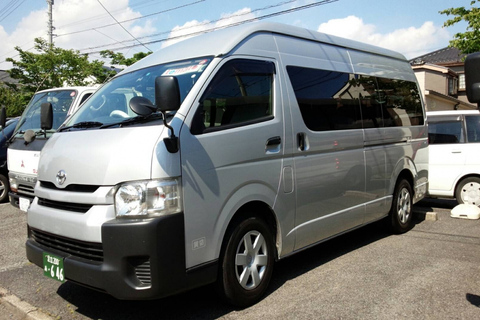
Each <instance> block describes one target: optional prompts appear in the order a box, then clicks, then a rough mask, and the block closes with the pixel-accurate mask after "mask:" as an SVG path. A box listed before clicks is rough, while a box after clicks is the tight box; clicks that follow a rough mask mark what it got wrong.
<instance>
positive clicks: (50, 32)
mask: <svg viewBox="0 0 480 320" xmlns="http://www.w3.org/2000/svg"><path fill="white" fill-rule="evenodd" d="M47 4H48V43H49V44H50V48H52V47H53V30H54V29H55V27H54V26H53V12H52V11H53V0H47Z"/></svg>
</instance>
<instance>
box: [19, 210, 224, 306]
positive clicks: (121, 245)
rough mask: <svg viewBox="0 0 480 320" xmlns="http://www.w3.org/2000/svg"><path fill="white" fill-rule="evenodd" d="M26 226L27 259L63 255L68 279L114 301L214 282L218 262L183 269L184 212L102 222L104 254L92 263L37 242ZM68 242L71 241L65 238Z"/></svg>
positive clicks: (161, 294)
mask: <svg viewBox="0 0 480 320" xmlns="http://www.w3.org/2000/svg"><path fill="white" fill-rule="evenodd" d="M34 234H35V230H31V229H30V228H29V237H28V240H27V243H26V250H27V258H28V260H30V261H31V262H33V263H34V264H36V265H38V266H39V267H42V268H43V252H48V253H51V254H54V255H56V256H59V257H63V258H64V273H65V278H66V279H67V280H70V281H73V282H77V283H79V284H82V285H85V286H88V287H91V288H93V289H96V290H100V291H104V292H107V293H109V294H110V295H112V296H114V297H115V298H117V299H128V300H138V299H154V298H161V297H164V296H168V295H172V294H175V293H178V292H181V291H185V290H187V289H191V288H194V287H198V286H201V285H204V284H208V283H211V282H213V281H215V279H216V276H217V264H216V262H215V263H209V264H207V265H206V266H204V267H202V268H196V269H194V270H189V271H187V270H186V264H185V234H184V216H183V213H179V214H174V215H169V216H164V217H159V218H155V219H148V220H126V219H118V220H110V221H107V222H106V223H104V224H103V225H102V244H101V246H102V250H103V258H102V259H100V261H92V260H88V259H85V258H84V257H80V256H76V255H73V254H69V253H67V252H65V251H63V250H59V249H58V248H61V246H57V247H56V249H54V248H53V246H49V245H48V241H47V242H45V241H37V240H36V237H35V236H34ZM65 240H66V241H68V240H69V239H65Z"/></svg>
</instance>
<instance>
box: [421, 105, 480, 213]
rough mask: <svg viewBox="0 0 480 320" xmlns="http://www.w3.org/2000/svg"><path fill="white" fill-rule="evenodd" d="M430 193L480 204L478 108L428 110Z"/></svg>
mask: <svg viewBox="0 0 480 320" xmlns="http://www.w3.org/2000/svg"><path fill="white" fill-rule="evenodd" d="M427 119H428V125H429V127H428V138H429V143H430V145H429V173H428V180H429V188H428V194H429V196H431V197H446V198H456V199H457V202H458V203H460V204H462V203H466V204H474V205H477V206H480V112H479V111H478V110H467V111H465V110H462V111H431V112H427Z"/></svg>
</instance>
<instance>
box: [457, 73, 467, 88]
mask: <svg viewBox="0 0 480 320" xmlns="http://www.w3.org/2000/svg"><path fill="white" fill-rule="evenodd" d="M458 89H459V90H465V89H466V86H465V73H460V74H459V75H458Z"/></svg>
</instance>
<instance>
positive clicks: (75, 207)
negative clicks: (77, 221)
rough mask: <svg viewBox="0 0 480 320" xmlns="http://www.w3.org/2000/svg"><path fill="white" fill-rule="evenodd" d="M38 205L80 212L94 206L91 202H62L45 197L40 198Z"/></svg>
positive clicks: (84, 211)
mask: <svg viewBox="0 0 480 320" xmlns="http://www.w3.org/2000/svg"><path fill="white" fill-rule="evenodd" d="M38 205H40V206H44V207H49V208H54V209H59V210H65V211H74V212H80V213H86V212H87V211H88V210H90V208H91V207H92V206H93V205H91V204H84V203H71V202H60V201H54V200H49V199H45V198H38Z"/></svg>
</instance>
